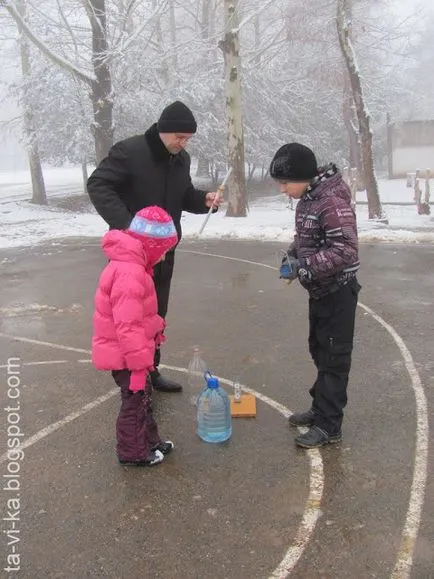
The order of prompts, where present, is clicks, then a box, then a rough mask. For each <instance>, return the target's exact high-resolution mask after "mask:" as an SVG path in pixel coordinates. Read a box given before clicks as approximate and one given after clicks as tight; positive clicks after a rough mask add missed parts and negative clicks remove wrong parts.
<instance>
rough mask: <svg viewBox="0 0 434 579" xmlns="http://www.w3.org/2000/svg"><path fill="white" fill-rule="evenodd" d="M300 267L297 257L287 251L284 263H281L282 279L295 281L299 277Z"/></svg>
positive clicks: (283, 259)
mask: <svg viewBox="0 0 434 579" xmlns="http://www.w3.org/2000/svg"><path fill="white" fill-rule="evenodd" d="M299 269H300V262H299V260H298V259H297V258H295V257H293V256H292V255H290V254H289V252H287V251H285V252H284V255H283V258H282V263H281V264H280V270H279V272H280V279H286V280H288V281H293V280H295V279H296V278H297V277H298V270H299Z"/></svg>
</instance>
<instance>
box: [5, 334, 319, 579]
mask: <svg viewBox="0 0 434 579" xmlns="http://www.w3.org/2000/svg"><path fill="white" fill-rule="evenodd" d="M0 335H1V336H3V337H7V336H6V334H0ZM10 337H11V338H12V339H14V340H16V341H22V342H27V341H28V339H27V338H20V337H18V336H10ZM32 343H36V344H37V343H39V344H41V345H43V346H49V347H50V346H52V347H53V348H60V349H68V350H69V349H70V348H69V346H61V345H60V344H51V343H50V342H38V341H37V340H32ZM87 353H88V354H90V352H87ZM90 361H91V360H83V359H82V360H80V362H81V363H87V362H90ZM161 368H166V369H167V370H173V371H176V372H182V373H184V374H186V373H188V369H187V368H182V367H179V366H169V365H166V364H161ZM218 378H219V380H220V382H222V383H223V384H227V385H228V386H231V387H232V386H233V381H230V380H227V379H226V378H222V377H220V376H218ZM241 388H242V390H244V391H245V392H249V393H250V394H253V395H254V396H256V397H257V398H258V399H259V400H262V401H263V402H265V404H268V405H269V406H271V407H272V408H274V409H275V410H277V411H278V412H280V413H281V414H283V416H284V417H285V418H287V417H289V416H290V415H291V414H292V413H291V411H290V410H289V409H288V408H286V406H283V405H282V404H279V402H276V401H275V400H273V399H272V398H269V397H268V396H265V394H262V393H261V392H257V391H256V390H253V389H252V388H248V387H247V386H244V385H242V386H241ZM118 391H119V389H118V388H113V389H112V390H110V391H109V392H108V393H107V394H104V395H103V396H100V397H99V398H97V399H96V400H94V401H93V402H90V403H89V404H86V405H85V406H83V407H82V408H80V409H79V410H77V411H75V412H72V413H71V414H68V416H65V418H62V419H61V420H58V421H57V422H54V423H53V424H50V425H49V426H47V427H45V428H43V429H42V430H40V431H39V432H37V433H36V434H34V435H33V436H31V437H30V438H28V439H26V440H25V441H23V444H22V445H21V448H23V449H25V448H28V447H29V446H32V445H33V444H35V443H36V442H39V441H40V440H42V439H43V438H45V437H46V436H48V435H49V434H52V433H53V432H55V431H56V430H59V428H62V427H63V426H66V425H67V424H69V423H70V422H72V421H73V420H75V419H76V418H80V417H81V416H83V415H84V414H86V413H87V412H89V411H90V410H93V409H94V408H96V407H97V406H99V405H100V404H102V403H103V402H105V401H106V400H108V399H109V398H111V397H112V396H114V395H115V394H116V393H117V392H118ZM306 454H307V456H308V457H309V460H310V473H311V474H310V480H309V496H308V499H307V502H306V505H305V508H304V512H303V517H302V520H301V523H300V525H299V527H298V529H297V533H296V535H295V539H294V540H293V542H292V544H291V545H290V547H289V548H288V550H287V551H286V553H285V556H284V558H283V560H282V561H281V562H280V564H279V565H278V567H277V568H276V569H275V570H274V571H273V573H272V575H271V576H270V579H284V578H285V577H287V576H288V574H289V573H290V572H291V570H292V569H293V568H294V567H295V565H296V564H297V562H298V560H299V559H300V557H301V555H302V554H303V551H304V550H305V548H306V547H307V545H308V543H309V541H310V539H311V536H312V534H313V532H314V530H315V526H316V523H317V521H318V519H319V517H320V516H321V510H320V505H321V499H322V493H323V490H324V470H323V463H322V458H321V454H320V452H319V451H318V450H316V449H313V450H309V451H307V452H306ZM6 460H7V453H4V454H3V455H1V456H0V464H2V463H3V462H5V461H6Z"/></svg>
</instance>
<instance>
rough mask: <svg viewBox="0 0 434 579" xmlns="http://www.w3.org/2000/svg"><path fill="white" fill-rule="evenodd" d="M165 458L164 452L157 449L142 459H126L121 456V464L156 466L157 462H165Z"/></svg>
mask: <svg viewBox="0 0 434 579" xmlns="http://www.w3.org/2000/svg"><path fill="white" fill-rule="evenodd" d="M163 460H164V455H163V453H162V452H161V451H159V450H156V451H155V452H151V454H150V455H149V456H148V457H146V458H144V459H142V460H125V459H123V458H119V464H121V465H122V466H155V465H156V464H160V462H163Z"/></svg>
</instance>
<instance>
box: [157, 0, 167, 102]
mask: <svg viewBox="0 0 434 579" xmlns="http://www.w3.org/2000/svg"><path fill="white" fill-rule="evenodd" d="M157 5H158V3H157V0H153V7H154V10H155V9H156V8H157ZM155 35H156V37H157V45H158V47H159V50H160V52H161V53H163V52H164V41H163V31H162V29H161V19H160V16H159V15H158V16H157V19H156V23H155ZM158 72H159V73H160V75H161V78H162V81H163V85H164V86H163V88H162V90H163V91H164V90H165V89H166V88H167V87H168V85H169V79H170V74H169V69H168V66H167V60H166V59H163V58H161V59H160V65H159V67H158Z"/></svg>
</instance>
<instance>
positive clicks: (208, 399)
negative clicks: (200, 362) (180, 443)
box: [197, 372, 232, 442]
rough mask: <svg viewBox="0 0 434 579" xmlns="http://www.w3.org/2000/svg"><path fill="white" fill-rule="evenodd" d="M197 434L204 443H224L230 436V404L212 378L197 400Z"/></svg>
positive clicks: (215, 379)
mask: <svg viewBox="0 0 434 579" xmlns="http://www.w3.org/2000/svg"><path fill="white" fill-rule="evenodd" d="M197 434H198V436H199V437H200V438H201V439H202V440H204V441H205V442H225V440H228V439H229V438H230V437H231V436H232V419H231V402H230V399H229V396H228V395H227V394H226V392H225V390H223V388H222V387H221V386H220V384H219V381H218V379H217V378H215V377H214V376H211V374H209V372H208V373H207V388H206V390H204V391H203V392H201V394H199V398H198V400H197Z"/></svg>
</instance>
